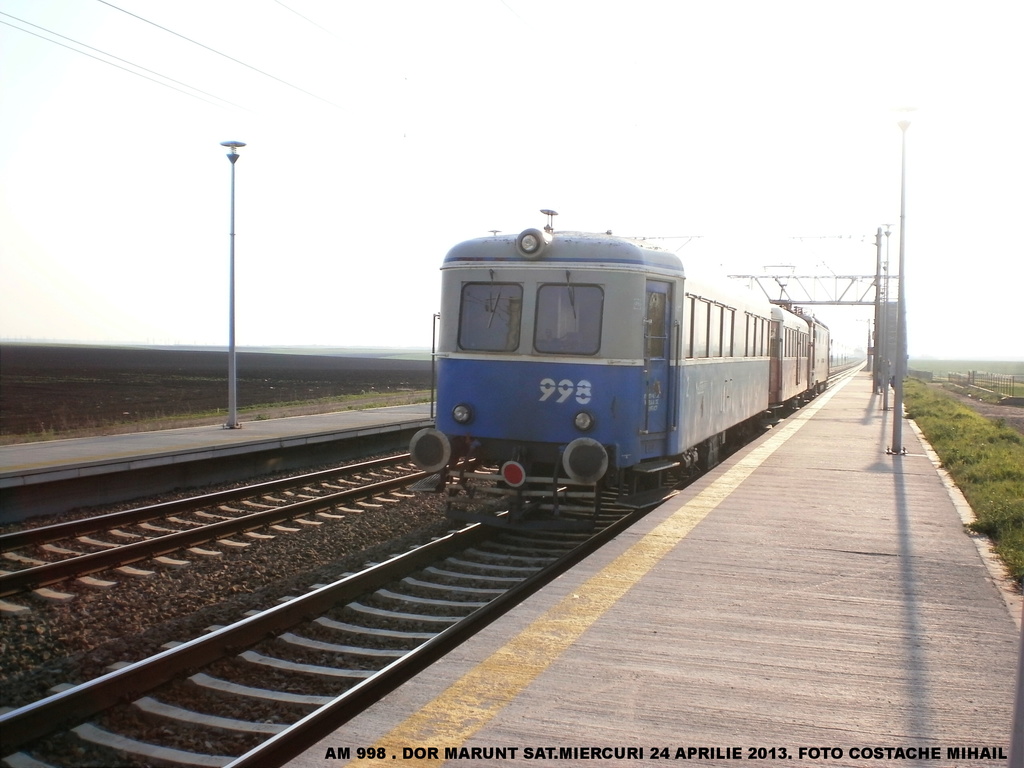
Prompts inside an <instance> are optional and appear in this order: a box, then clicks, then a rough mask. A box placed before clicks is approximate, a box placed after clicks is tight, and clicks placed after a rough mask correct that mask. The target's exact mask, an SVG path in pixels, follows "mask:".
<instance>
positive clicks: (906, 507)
mask: <svg viewBox="0 0 1024 768" xmlns="http://www.w3.org/2000/svg"><path fill="white" fill-rule="evenodd" d="M890 431H891V429H890V423H889V414H887V413H885V412H883V411H881V404H880V402H879V398H877V397H875V396H874V395H873V394H872V391H871V380H870V377H869V376H868V375H867V374H863V373H862V374H858V375H857V376H856V377H855V378H853V379H851V380H849V381H848V382H847V383H846V384H843V385H840V386H838V387H836V388H834V389H831V390H829V391H828V392H827V393H825V394H824V395H822V396H821V397H819V398H818V399H817V400H816V401H814V402H813V403H812V404H810V405H808V406H807V407H806V408H804V409H803V410H802V411H801V412H799V413H798V414H796V415H794V416H792V417H790V418H789V419H788V420H787V421H786V422H784V423H783V424H781V425H780V426H778V427H777V428H776V429H775V430H773V431H772V432H771V433H769V434H767V435H765V436H763V437H762V438H760V439H759V440H758V441H757V442H755V443H754V444H752V445H751V446H748V447H747V448H746V449H744V450H743V451H741V452H740V453H738V454H736V455H735V456H733V457H731V458H730V459H729V460H728V461H727V462H726V463H725V464H723V465H722V466H720V467H718V468H717V469H716V470H715V471H713V472H711V473H709V474H708V475H707V476H706V477H704V478H702V479H701V480H700V481H699V482H698V483H696V484H694V485H693V486H691V487H690V488H688V489H687V490H686V491H684V492H682V493H681V494H679V495H678V496H677V497H675V498H674V499H672V500H671V502H669V503H667V504H665V505H663V506H662V507H661V508H659V509H658V510H656V511H655V512H654V513H652V514H651V515H649V516H648V517H647V518H646V519H645V520H644V521H642V522H641V524H640V525H638V526H636V527H634V528H633V529H632V530H630V531H629V532H627V533H625V534H623V535H622V536H620V537H619V538H618V539H617V540H616V541H614V542H613V543H612V544H611V545H610V546H608V547H606V548H604V549H603V550H602V551H601V552H599V553H597V554H595V555H594V556H592V557H591V558H588V559H587V560H586V561H584V562H583V563H581V564H580V566H578V567H577V568H575V569H574V570H573V571H571V572H570V573H568V574H566V575H564V576H563V577H562V578H560V579H559V580H558V581H556V582H555V583H554V584H552V585H551V586H549V587H548V588H547V589H545V590H544V591H542V592H541V593H539V594H537V595H535V596H534V597H533V598H531V599H530V600H528V601H527V602H525V603H524V604H522V605H521V606H519V607H517V608H516V609H515V610H514V611H512V612H510V613H509V614H507V615H506V616H505V617H504V618H503V619H502V620H500V621H498V622H496V623H495V624H493V625H491V626H490V627H488V628H487V629H486V630H485V631H484V632H482V633H481V634H479V635H477V636H476V637H475V638H473V639H472V640H470V641H469V642H467V643H465V644H464V645H463V646H462V647H460V648H459V649H457V650H456V651H455V652H453V653H451V654H449V656H447V657H445V658H444V659H443V660H442V661H440V662H439V663H437V664H436V665H434V666H433V667H432V668H431V669H430V670H428V671H427V672H426V673H424V674H422V675H420V676H419V677H418V678H417V679H415V680H413V681H411V682H410V683H409V684H407V685H405V686H403V687H402V688H401V689H399V690H397V691H395V692H394V693H392V694H391V695H389V696H387V697H386V698H385V699H383V700H381V701H380V702H379V703H378V704H377V705H375V706H374V707H372V708H371V709H370V710H368V711H367V712H365V713H363V714H362V715H360V716H359V717H358V718H356V719H354V720H353V721H351V722H349V723H348V724H345V725H344V726H342V727H341V728H339V730H338V731H337V732H336V733H335V734H334V735H333V736H332V737H330V738H328V739H325V740H324V741H323V742H321V743H320V744H318V745H316V746H315V747H313V748H311V749H310V750H308V751H307V752H306V753H305V754H303V755H302V756H300V757H299V758H296V759H295V760H293V761H292V762H291V763H290V765H291V766H295V767H297V768H298V767H301V768H312V767H314V766H316V767H318V768H319V767H322V766H325V765H332V766H333V765H342V764H346V763H347V761H345V760H339V759H337V758H338V757H340V756H342V755H344V754H345V753H344V752H343V750H345V749H348V750H349V755H350V756H351V757H352V758H355V757H356V756H357V751H356V750H357V749H359V748H366V747H371V746H372V747H374V748H375V749H380V748H382V749H383V755H384V758H385V759H384V761H383V764H390V765H406V764H408V765H440V764H451V765H453V766H454V765H480V766H485V765H486V766H506V765H508V766H511V765H517V764H521V763H523V762H524V761H526V762H527V763H531V764H538V765H576V764H583V765H595V766H596V765H610V766H611V765H614V766H622V765H638V764H640V763H644V764H649V763H650V762H651V761H652V759H655V758H658V759H665V758H667V759H669V760H672V761H675V764H679V762H678V761H679V760H685V764H696V765H716V766H717V765H726V764H730V763H734V762H740V761H742V763H743V764H745V765H788V766H813V765H827V766H864V765H871V766H880V765H907V764H908V763H909V764H913V765H928V766H954V765H955V766H992V765H1005V762H1006V761H1005V755H1006V754H1008V751H1009V742H1010V729H1011V721H1012V708H1013V695H1014V680H1015V673H1016V667H1017V658H1018V656H1017V654H1018V643H1019V638H1020V628H1019V621H1020V615H1021V614H1020V611H1021V606H1020V602H1019V599H1017V598H1014V597H1013V596H1011V595H1009V594H1007V593H1006V592H1004V591H1003V590H1002V589H1001V587H1003V586H1004V584H1002V583H1001V581H1002V580H1001V578H1000V576H999V572H998V570H995V571H993V570H991V567H990V563H989V562H988V560H987V558H986V557H985V556H983V555H984V553H985V550H986V546H985V544H984V542H983V541H980V540H977V539H975V538H972V537H971V536H969V535H967V533H965V531H964V528H963V521H962V520H961V517H960V514H959V512H958V508H959V509H962V508H963V507H964V506H965V505H964V504H963V503H962V501H956V502H955V501H954V498H953V497H952V496H951V495H950V493H949V491H948V489H947V486H946V484H944V481H943V479H942V477H941V476H940V474H939V472H937V471H936V467H935V465H934V464H933V462H932V460H931V459H930V458H929V456H928V452H927V449H926V446H924V445H923V444H922V442H921V441H920V439H919V437H918V435H917V433H916V431H915V430H913V429H910V428H908V429H905V430H904V440H905V444H906V447H907V450H908V454H907V455H906V456H900V457H893V456H888V455H886V452H885V451H886V447H887V445H888V440H889V437H890ZM1014 600H1016V602H1014ZM591 747H593V748H597V749H596V751H581V750H588V748H591ZM431 748H436V750H437V759H429V755H430V752H429V750H430V749H431ZM549 748H551V749H552V750H553V751H550V752H549V751H547V750H548V749H549ZM702 748H703V749H706V750H711V751H706V752H703V753H702V752H700V751H699V750H701V749H702ZM446 749H448V750H454V752H452V753H450V754H451V755H454V758H452V759H448V760H446V759H445V754H446ZM563 749H564V750H568V751H567V752H563V751H562V750H563ZM630 749H632V750H633V753H632V755H630V753H629V751H628V750H630ZM691 749H692V750H694V751H692V752H691V751H690V750H691ZM801 749H803V750H804V751H803V753H801ZM952 749H956V750H961V749H962V750H965V751H964V752H963V753H952V752H949V750H952ZM969 749H970V750H976V751H974V752H967V751H966V750H969ZM329 750H334V751H333V752H331V751H329ZM416 750H423V751H422V752H420V753H419V754H422V755H424V756H426V757H425V759H415V758H416V755H417V752H416ZM474 750H476V751H475V752H474ZM573 750H576V751H573ZM616 750H619V752H616ZM661 750H665V751H664V752H662V751H661ZM680 750H682V751H680ZM752 750H753V751H752ZM783 750H785V752H783ZM813 750H817V751H816V752H815V751H813ZM825 750H827V751H825ZM864 750H867V752H866V753H865V752H864ZM901 750H902V751H901ZM982 750H985V751H984V752H983V751H982ZM1000 751H1001V752H1000ZM1000 754H1002V755H1003V757H1002V758H1000ZM961 755H963V756H961ZM922 757H924V758H927V759H921V758H922ZM355 762H356V763H357V764H359V765H381V764H382V761H381V760H380V759H373V760H362V761H355Z"/></svg>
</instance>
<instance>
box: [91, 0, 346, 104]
mask: <svg viewBox="0 0 1024 768" xmlns="http://www.w3.org/2000/svg"><path fill="white" fill-rule="evenodd" d="M97 2H100V3H103V4H104V5H108V6H110V7H111V8H113V9H114V10H115V11H120V12H121V13H125V14H128V15H129V16H132V17H133V18H136V19H138V20H139V21H144V22H146V23H147V24H150V25H152V26H154V27H156V28H157V29H162V30H163V31H164V32H167V33H169V34H172V35H174V36H175V37H180V38H181V39H182V40H186V41H188V42H190V43H192V44H193V45H198V46H199V47H200V48H205V49H206V50H207V51H210V53H215V54H217V55H218V56H223V57H224V58H225V59H228V60H230V61H233V62H235V63H236V64H241V65H242V66H243V67H246V68H248V69H251V70H252V71H253V72H257V73H259V74H261V75H263V76H264V77H269V78H270V79H271V80H276V81H277V82H279V83H281V84H282V85H287V86H288V87H289V88H294V89H295V90H296V91H301V92H302V93H304V94H306V95H307V96H312V97H313V98H314V99H318V100H319V101H322V102H324V103H325V104H330V105H331V106H332V107H337V108H338V109H341V107H340V106H338V105H337V104H335V103H334V102H333V101H328V100H327V99H325V98H324V97H323V96H317V95H316V94H315V93H311V92H309V91H307V90H306V89H305V88H300V87H299V86H297V85H295V84H294V83H289V82H288V81H287V80H282V79H281V78H280V77H275V76H274V75H272V74H270V73H269V72H264V71H263V70H262V69H257V68H256V67H254V66H252V65H251V64H246V63H245V62H244V61H239V60H238V59H236V58H234V57H233V56H228V55H227V54H226V53H223V52H221V51H218V50H217V49H216V48H211V47H210V46H208V45H204V44H203V43H200V42H198V41H196V40H193V39H192V38H191V37H186V36H185V35H182V34H180V33H178V32H175V31H174V30H173V29H168V28H167V27H162V26H160V25H159V24H157V23H156V22H154V21H150V20H149V19H144V18H142V17H141V16H139V15H138V14H135V13H132V12H131V11H126V10H125V9H124V8H118V7H117V6H116V5H114V4H113V3H108V2H107V0H97Z"/></svg>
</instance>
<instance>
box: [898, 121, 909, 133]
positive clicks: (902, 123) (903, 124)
mask: <svg viewBox="0 0 1024 768" xmlns="http://www.w3.org/2000/svg"><path fill="white" fill-rule="evenodd" d="M896 125H898V126H899V127H900V130H901V131H903V132H904V133H906V132H907V128H909V127H910V121H909V120H900V121H899V122H898V123H896Z"/></svg>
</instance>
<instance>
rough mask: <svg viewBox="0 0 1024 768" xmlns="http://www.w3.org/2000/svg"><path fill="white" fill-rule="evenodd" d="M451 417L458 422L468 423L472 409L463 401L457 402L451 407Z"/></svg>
mask: <svg viewBox="0 0 1024 768" xmlns="http://www.w3.org/2000/svg"><path fill="white" fill-rule="evenodd" d="M452 418H453V419H455V421H456V423H458V424H469V422H471V421H472V420H473V409H472V408H470V407H469V406H468V405H466V404H465V403H459V404H458V405H456V406H455V407H454V408H452Z"/></svg>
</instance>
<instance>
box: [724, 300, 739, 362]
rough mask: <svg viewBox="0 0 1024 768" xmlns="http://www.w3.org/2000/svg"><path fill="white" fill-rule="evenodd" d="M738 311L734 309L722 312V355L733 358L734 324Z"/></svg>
mask: <svg viewBox="0 0 1024 768" xmlns="http://www.w3.org/2000/svg"><path fill="white" fill-rule="evenodd" d="M735 318H736V311H735V310H733V309H723V310H722V354H723V355H725V356H726V357H732V352H733V349H732V343H733V335H732V331H733V323H735Z"/></svg>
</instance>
